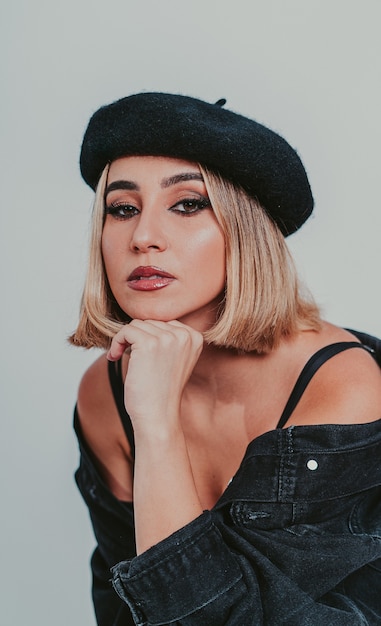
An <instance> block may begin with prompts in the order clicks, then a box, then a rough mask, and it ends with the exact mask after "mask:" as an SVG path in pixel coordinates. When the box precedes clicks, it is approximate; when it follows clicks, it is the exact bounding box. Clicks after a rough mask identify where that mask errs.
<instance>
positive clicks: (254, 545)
mask: <svg viewBox="0 0 381 626" xmlns="http://www.w3.org/2000/svg"><path fill="white" fill-rule="evenodd" d="M223 104H224V102H221V101H220V102H218V103H217V104H216V105H211V104H207V103H205V102H202V101H200V100H196V99H193V98H188V97H184V96H177V95H170V94H149V93H146V94H138V95H135V96H130V97H128V98H124V99H122V100H119V101H118V102H116V103H113V104H111V105H109V106H106V107H103V108H101V109H100V110H99V111H98V112H96V113H95V114H94V116H93V117H92V119H91V120H90V123H89V126H88V128H87V131H86V134H85V137H84V141H83V145H82V152H81V171H82V175H83V177H84V179H85V181H86V182H87V183H88V184H89V185H90V186H91V187H92V188H93V189H96V196H95V204H94V217H93V234H92V244H91V255H90V263H89V271H88V277H87V281H86V286H85V291H84V296H83V301H82V312H81V319H80V323H79V326H78V328H77V330H76V332H75V333H74V335H73V336H72V337H71V341H72V342H73V343H74V344H76V345H81V346H85V347H91V346H98V347H103V348H105V349H106V352H105V354H104V355H102V356H101V357H100V358H98V360H97V361H96V362H95V363H94V364H93V365H92V366H91V367H90V368H89V370H88V371H87V372H86V373H85V375H84V377H83V380H82V382H81V385H80V389H79V395H78V403H77V409H76V416H75V428H76V432H77V435H78V438H79V442H80V449H81V465H80V468H79V470H78V471H77V474H76V478H77V482H78V485H79V488H80V490H81V492H82V495H83V497H84V499H85V501H86V503H87V505H88V507H89V510H90V515H91V518H92V523H93V527H94V532H95V535H96V539H97V543H98V546H97V549H96V550H95V552H94V555H93V558H92V570H93V599H94V605H95V611H96V615H97V622H98V624H99V625H101V626H111V625H129V624H138V625H140V626H143V625H144V626H145V625H147V626H148V625H154V624H156V625H159V624H176V625H180V624H181V625H189V626H195V625H197V626H198V625H203V626H204V625H205V626H222V625H227V626H254V625H255V626H258V625H260V624H266V625H270V626H276V625H278V624H288V625H300V626H302V625H303V626H305V625H316V626H321V625H322V624H330V625H331V624H332V625H340V624H342V625H343V626H344V625H345V626H349V625H351V624H379V623H380V622H381V600H380V595H379V591H378V590H379V587H380V581H381V575H380V569H381V505H380V485H381V468H380V462H379V458H380V454H381V429H380V424H381V421H380V417H381V375H380V369H379V366H378V364H377V362H376V359H377V358H378V359H379V358H380V352H381V351H380V343H379V341H378V340H376V339H374V338H372V337H369V336H368V335H364V334H361V333H353V332H349V331H347V330H344V329H341V328H338V327H335V326H333V325H331V324H328V323H327V322H325V321H322V320H321V319H320V316H319V312H318V310H317V307H316V305H315V304H314V303H313V301H312V300H311V299H310V298H306V297H305V296H302V295H301V293H300V288H299V285H298V282H297V279H296V276H295V271H294V268H293V264H292V261H291V259H290V256H289V253H288V251H287V247H286V243H285V236H287V235H288V234H290V233H291V232H294V231H295V230H296V229H297V228H299V227H300V226H301V225H302V224H303V222H304V221H305V220H306V219H307V217H308V216H309V215H310V213H311V211H312V206H313V200H312V196H311V191H310V187H309V184H308V180H307V176H306V173H305V170H304V168H303V165H302V164H301V162H300V159H299V157H298V156H297V154H296V152H295V151H294V150H293V149H292V148H291V147H290V146H289V145H288V144H287V143H286V142H285V141H284V140H283V139H282V138H280V137H279V136H278V135H276V134H275V133H273V132H272V131H270V130H269V129H267V128H265V127H263V126H261V125H260V124H257V123H256V122H254V121H253V120H249V119H247V118H244V117H242V116H240V115H237V114H235V113H233V112H231V111H227V110H225V109H223V108H222V106H221V105H223Z"/></svg>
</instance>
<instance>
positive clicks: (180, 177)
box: [105, 172, 204, 197]
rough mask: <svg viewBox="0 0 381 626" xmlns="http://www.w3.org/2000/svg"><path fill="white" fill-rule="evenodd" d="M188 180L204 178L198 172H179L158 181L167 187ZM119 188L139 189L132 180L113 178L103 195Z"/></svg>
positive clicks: (162, 186) (202, 180)
mask: <svg viewBox="0 0 381 626" xmlns="http://www.w3.org/2000/svg"><path fill="white" fill-rule="evenodd" d="M188 180H199V181H201V182H204V179H203V177H202V175H201V174H200V172H183V173H181V174H175V175H174V176H169V177H168V178H163V180H162V181H161V183H160V187H161V188H162V189H167V188H168V187H172V185H178V184H179V183H183V182H186V181H188ZM119 189H126V190H127V191H140V187H139V185H137V184H136V183H134V182H132V181H131V180H114V181H113V182H112V183H110V184H109V185H107V188H106V191H105V197H106V196H107V194H109V193H110V192H111V191H115V190H119Z"/></svg>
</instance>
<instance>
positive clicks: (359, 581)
mask: <svg viewBox="0 0 381 626" xmlns="http://www.w3.org/2000/svg"><path fill="white" fill-rule="evenodd" d="M75 428H76V432H77V435H78V438H79V442H80V449H81V464H80V467H79V469H78V471H77V473H76V480H77V483H78V486H79V489H80V491H81V493H82V495H83V497H84V499H85V501H86V504H87V506H88V508H89V511H90V515H91V519H92V524H93V528H94V532H95V536H96V539H97V542H98V547H97V549H96V551H95V553H94V555H93V559H92V569H93V577H94V578H93V580H94V584H93V598H94V605H95V610H96V615H97V621H98V624H99V626H122V625H123V626H130V625H133V624H136V625H137V626H160V625H164V624H168V625H169V624H171V625H176V626H262V625H265V626H280V625H284V626H322V625H324V626H325V625H328V626H352V625H353V626H355V625H356V626H360V625H365V624H367V625H368V626H380V624H381V420H379V421H377V422H374V423H371V424H360V425H344V426H341V425H320V426H300V427H290V428H288V429H284V430H274V431H270V432H268V433H265V434H264V435H262V436H261V437H258V438H257V439H255V440H254V441H253V442H251V443H250V445H249V446H248V449H247V451H246V454H245V457H244V459H243V461H242V464H241V467H240V468H239V470H238V472H237V474H236V475H235V477H234V478H233V480H232V482H231V483H230V485H229V486H228V488H227V489H226V491H225V492H224V494H223V495H222V497H221V498H220V500H219V502H218V503H217V504H216V506H215V507H214V508H213V509H212V510H211V511H205V512H204V513H203V514H202V515H201V516H200V517H199V518H197V519H196V520H194V521H193V522H191V523H190V524H188V525H187V526H185V527H184V528H182V529H180V530H179V531H177V532H176V533H174V534H173V535H171V536H170V537H168V538H167V539H165V540H164V541H162V542H160V543H159V544H157V545H155V546H153V547H152V548H150V549H149V550H147V551H146V552H145V553H143V554H142V555H140V556H138V557H137V556H136V552H135V546H134V539H133V537H134V529H133V507H132V504H131V503H124V502H120V501H118V500H117V499H116V498H115V497H114V496H113V495H112V494H111V493H110V492H109V490H108V489H107V487H106V486H105V485H104V483H103V482H102V480H101V478H100V477H99V475H98V473H97V471H96V468H95V467H94V464H93V462H92V459H91V455H90V454H89V452H88V450H87V448H86V445H85V443H84V441H83V439H82V436H81V433H80V430H79V427H78V419H77V416H76V419H75ZM110 569H111V573H110ZM110 580H111V582H110ZM111 583H112V585H111Z"/></svg>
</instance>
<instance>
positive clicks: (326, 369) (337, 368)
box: [289, 324, 381, 424]
mask: <svg viewBox="0 0 381 626" xmlns="http://www.w3.org/2000/svg"><path fill="white" fill-rule="evenodd" d="M341 341H356V342H357V341H358V340H357V338H356V337H354V336H353V335H352V334H351V333H349V332H348V331H345V330H343V329H341V328H337V327H335V326H332V325H330V324H326V325H325V327H324V330H323V332H322V335H321V337H320V342H321V345H320V346H319V347H323V346H324V345H329V344H330V343H336V342H341ZM379 419H381V369H380V367H379V366H378V364H377V363H376V361H375V359H374V358H373V356H372V355H371V354H370V353H369V352H368V351H367V350H364V349H362V348H356V347H354V348H350V349H348V350H345V351H344V352H340V353H339V354H336V355H335V356H333V357H331V358H330V359H328V360H327V361H326V362H325V363H324V364H323V365H322V366H321V367H320V369H319V370H318V371H317V372H316V374H315V375H314V377H313V378H312V380H311V382H310V383H309V385H308V387H307V389H306V391H305V392H304V394H303V396H302V399H301V401H300V403H299V405H298V406H297V408H296V409H295V412H294V414H293V416H292V418H291V419H290V422H289V424H291V423H292V424H311V423H313V424H320V423H321V424H324V423H336V424H340V423H342V424H361V423H367V422H372V421H376V420H379Z"/></svg>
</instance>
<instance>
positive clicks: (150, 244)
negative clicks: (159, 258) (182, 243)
mask: <svg viewBox="0 0 381 626" xmlns="http://www.w3.org/2000/svg"><path fill="white" fill-rule="evenodd" d="M130 247H131V250H132V251H133V252H148V251H150V250H157V251H158V252H160V251H162V250H165V249H166V248H167V240H166V236H165V233H164V230H163V227H162V225H161V224H160V219H159V217H158V216H157V215H155V216H153V215H152V214H151V213H150V212H149V211H144V210H143V211H142V213H141V214H140V216H139V218H138V220H137V221H136V226H135V229H134V231H133V233H132V237H131V242H130Z"/></svg>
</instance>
